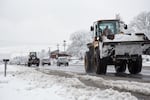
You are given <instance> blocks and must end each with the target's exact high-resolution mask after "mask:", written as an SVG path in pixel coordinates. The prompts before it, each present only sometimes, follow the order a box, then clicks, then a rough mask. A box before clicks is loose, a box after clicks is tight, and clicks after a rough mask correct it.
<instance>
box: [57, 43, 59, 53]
mask: <svg viewBox="0 0 150 100" xmlns="http://www.w3.org/2000/svg"><path fill="white" fill-rule="evenodd" d="M57 50H58V52H59V44H57Z"/></svg>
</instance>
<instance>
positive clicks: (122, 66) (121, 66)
mask: <svg viewBox="0 0 150 100" xmlns="http://www.w3.org/2000/svg"><path fill="white" fill-rule="evenodd" d="M115 70H116V73H124V72H125V71H126V62H125V61H119V62H117V63H116V64H115Z"/></svg>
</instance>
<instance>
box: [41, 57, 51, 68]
mask: <svg viewBox="0 0 150 100" xmlns="http://www.w3.org/2000/svg"><path fill="white" fill-rule="evenodd" d="M41 63H42V65H43V66H44V65H45V64H47V65H49V66H50V65H51V60H50V58H43V59H42V60H41Z"/></svg>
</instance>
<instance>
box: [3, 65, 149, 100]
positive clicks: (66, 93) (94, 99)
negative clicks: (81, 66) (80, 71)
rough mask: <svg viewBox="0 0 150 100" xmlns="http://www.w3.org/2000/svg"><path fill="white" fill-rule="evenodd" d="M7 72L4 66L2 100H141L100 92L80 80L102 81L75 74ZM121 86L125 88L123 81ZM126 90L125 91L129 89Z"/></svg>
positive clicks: (20, 68) (11, 68)
mask: <svg viewBox="0 0 150 100" xmlns="http://www.w3.org/2000/svg"><path fill="white" fill-rule="evenodd" d="M42 70H43V69H42ZM3 71H4V69H3V66H0V98H1V100H34V99H36V100H137V98H136V97H135V96H133V95H131V93H130V92H119V91H117V90H114V89H113V88H111V87H109V88H107V89H103V88H102V89H101V88H96V87H92V86H88V85H86V84H84V83H82V82H81V81H80V80H79V79H78V77H81V78H84V79H87V80H97V78H98V77H92V76H88V75H84V76H80V75H79V76H78V75H77V74H74V73H70V75H73V77H65V76H58V75H48V74H44V73H41V72H39V71H36V70H35V68H28V67H24V66H12V65H9V66H8V68H7V77H4V76H3V74H4V73H3ZM68 73H69V72H68ZM75 76H76V77H75ZM98 80H99V81H101V82H102V83H103V82H106V83H107V84H108V85H113V84H116V83H115V82H114V83H113V82H112V81H105V80H104V79H103V78H98ZM120 83H121V84H122V82H121V81H120ZM129 83H130V82H129ZM129 83H128V84H129ZM139 84H140V83H137V85H135V86H139ZM144 85H145V87H147V91H149V92H150V90H149V85H148V84H146V83H145V84H143V85H142V84H141V86H144ZM118 86H119V84H118ZM119 87H120V86H119ZM122 87H124V88H125V86H122ZM142 88H143V87H142ZM147 91H146V92H147Z"/></svg>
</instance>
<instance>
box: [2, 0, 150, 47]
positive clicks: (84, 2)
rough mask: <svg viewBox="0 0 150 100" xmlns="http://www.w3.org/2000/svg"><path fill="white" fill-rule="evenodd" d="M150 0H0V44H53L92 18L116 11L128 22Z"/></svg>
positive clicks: (111, 15) (110, 15)
mask: <svg viewBox="0 0 150 100" xmlns="http://www.w3.org/2000/svg"><path fill="white" fill-rule="evenodd" d="M142 11H150V0H0V47H5V46H13V45H15V44H17V45H18V44H19V45H28V44H34V43H36V44H43V45H46V44H49V45H56V44H57V43H62V42H63V40H66V41H69V37H70V35H71V34H72V33H74V32H76V31H79V30H87V31H88V30H89V27H90V25H92V23H93V21H96V20H98V19H106V18H115V14H118V13H119V14H120V15H121V16H122V18H123V20H124V21H125V22H127V23H129V22H130V21H131V20H132V18H133V17H134V16H136V15H137V14H139V13H140V12H142Z"/></svg>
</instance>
